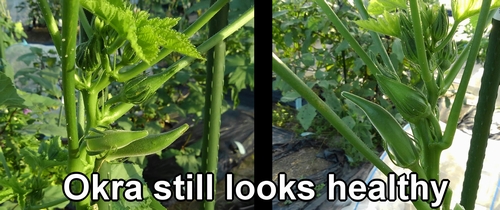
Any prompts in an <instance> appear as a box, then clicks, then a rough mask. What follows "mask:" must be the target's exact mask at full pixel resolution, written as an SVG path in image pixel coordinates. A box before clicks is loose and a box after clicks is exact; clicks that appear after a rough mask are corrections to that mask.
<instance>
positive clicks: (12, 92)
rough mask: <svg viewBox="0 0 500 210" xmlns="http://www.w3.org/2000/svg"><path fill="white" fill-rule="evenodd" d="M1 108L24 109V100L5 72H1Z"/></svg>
mask: <svg viewBox="0 0 500 210" xmlns="http://www.w3.org/2000/svg"><path fill="white" fill-rule="evenodd" d="M0 92H1V93H2V94H0V106H7V107H19V108H23V107H24V105H23V102H24V99H22V98H21V97H19V95H18V94H17V91H16V88H15V87H14V84H13V83H12V81H11V80H10V78H9V77H7V76H6V75H5V74H4V73H3V72H0Z"/></svg>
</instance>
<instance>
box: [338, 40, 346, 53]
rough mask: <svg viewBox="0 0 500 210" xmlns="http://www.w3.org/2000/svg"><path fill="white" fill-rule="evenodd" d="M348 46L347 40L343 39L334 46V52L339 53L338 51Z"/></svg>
mask: <svg viewBox="0 0 500 210" xmlns="http://www.w3.org/2000/svg"><path fill="white" fill-rule="evenodd" d="M348 48H349V42H347V41H346V40H343V41H342V42H341V43H340V44H339V46H337V47H336V48H335V54H339V53H340V52H342V51H344V50H347V49H348Z"/></svg>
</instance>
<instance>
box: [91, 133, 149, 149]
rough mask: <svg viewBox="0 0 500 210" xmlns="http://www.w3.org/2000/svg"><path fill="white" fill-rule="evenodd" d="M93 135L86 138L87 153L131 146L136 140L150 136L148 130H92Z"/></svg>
mask: <svg viewBox="0 0 500 210" xmlns="http://www.w3.org/2000/svg"><path fill="white" fill-rule="evenodd" d="M91 132H92V134H91V135H88V136H86V137H85V140H86V142H87V151H89V152H102V151H105V150H110V149H119V148H122V147H124V146H127V145H129V144H130V143H132V142H133V141H135V140H138V139H141V138H143V137H146V136H147V135H148V131H147V130H142V131H126V130H107V131H99V130H97V129H91Z"/></svg>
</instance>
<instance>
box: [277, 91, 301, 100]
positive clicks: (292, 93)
mask: <svg viewBox="0 0 500 210" xmlns="http://www.w3.org/2000/svg"><path fill="white" fill-rule="evenodd" d="M298 97H300V94H299V93H298V92H297V91H295V90H291V91H288V92H286V93H283V95H282V96H281V99H280V101H282V102H285V103H287V102H291V101H294V100H295V99H297V98H298Z"/></svg>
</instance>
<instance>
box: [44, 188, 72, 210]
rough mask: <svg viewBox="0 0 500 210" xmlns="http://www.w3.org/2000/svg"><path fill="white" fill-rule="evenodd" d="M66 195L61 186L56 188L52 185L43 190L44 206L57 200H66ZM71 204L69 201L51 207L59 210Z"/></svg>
mask: <svg viewBox="0 0 500 210" xmlns="http://www.w3.org/2000/svg"><path fill="white" fill-rule="evenodd" d="M64 197H65V196H64V193H63V191H62V190H61V186H56V185H52V186H49V187H47V188H45V189H44V190H43V200H42V205H43V204H44V203H50V202H53V201H56V200H60V199H62V198H64ZM68 204H69V200H68V201H64V202H62V203H59V204H57V205H54V206H51V208H59V209H64V208H65V207H66V206H67V205H68Z"/></svg>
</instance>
